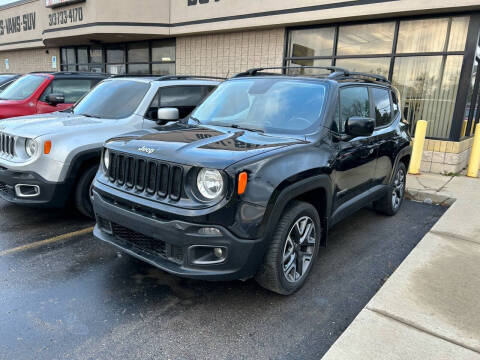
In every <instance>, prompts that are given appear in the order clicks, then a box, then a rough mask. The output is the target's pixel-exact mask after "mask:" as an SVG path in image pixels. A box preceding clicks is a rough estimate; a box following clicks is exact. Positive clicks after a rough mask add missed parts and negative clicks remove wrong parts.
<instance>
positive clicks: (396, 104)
mask: <svg viewBox="0 0 480 360" xmlns="http://www.w3.org/2000/svg"><path fill="white" fill-rule="evenodd" d="M392 107H393V118H394V119H395V118H396V117H397V116H398V115H399V114H400V104H399V102H398V98H397V94H396V93H395V91H392Z"/></svg>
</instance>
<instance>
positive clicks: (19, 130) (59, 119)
mask: <svg viewBox="0 0 480 360" xmlns="http://www.w3.org/2000/svg"><path fill="white" fill-rule="evenodd" d="M108 121H110V123H111V120H104V119H93V118H88V117H85V116H82V115H74V114H72V113H69V112H55V113H50V114H39V115H32V116H22V117H17V118H11V119H8V120H4V121H1V122H0V131H1V132H5V133H7V134H11V135H16V136H21V137H28V138H35V137H37V136H42V135H46V134H52V133H55V134H58V133H63V132H70V131H72V129H73V128H74V127H75V129H77V128H78V127H82V128H84V127H96V126H98V125H102V124H104V123H105V122H108Z"/></svg>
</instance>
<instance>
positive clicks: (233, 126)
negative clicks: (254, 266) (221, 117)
mask: <svg viewBox="0 0 480 360" xmlns="http://www.w3.org/2000/svg"><path fill="white" fill-rule="evenodd" d="M228 127H231V128H234V129H240V130H247V131H254V132H258V133H262V134H263V133H264V132H265V131H263V130H260V129H255V128H248V127H242V126H238V125H237V124H231V125H230V126H228Z"/></svg>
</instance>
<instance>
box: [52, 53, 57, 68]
mask: <svg viewBox="0 0 480 360" xmlns="http://www.w3.org/2000/svg"><path fill="white" fill-rule="evenodd" d="M56 68H57V57H56V56H55V55H54V56H52V69H56Z"/></svg>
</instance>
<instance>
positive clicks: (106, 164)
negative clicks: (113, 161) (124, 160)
mask: <svg viewBox="0 0 480 360" xmlns="http://www.w3.org/2000/svg"><path fill="white" fill-rule="evenodd" d="M109 167H110V150H108V149H105V150H104V151H103V168H104V169H105V171H108V168H109Z"/></svg>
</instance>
